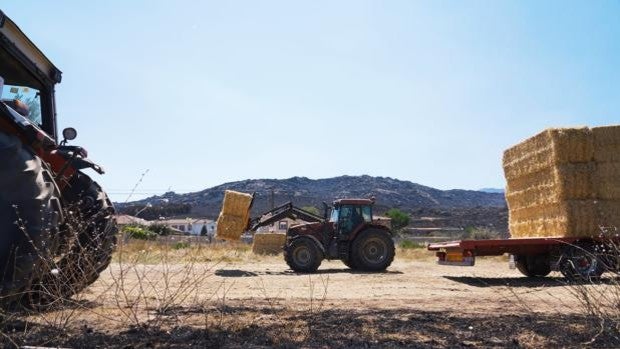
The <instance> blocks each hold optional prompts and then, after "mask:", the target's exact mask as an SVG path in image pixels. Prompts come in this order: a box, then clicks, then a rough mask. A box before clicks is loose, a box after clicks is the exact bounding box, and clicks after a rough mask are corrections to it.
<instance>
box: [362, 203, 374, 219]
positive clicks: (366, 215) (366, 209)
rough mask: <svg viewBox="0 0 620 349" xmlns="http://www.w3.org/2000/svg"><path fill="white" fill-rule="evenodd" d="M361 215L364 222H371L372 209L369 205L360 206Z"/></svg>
mask: <svg viewBox="0 0 620 349" xmlns="http://www.w3.org/2000/svg"><path fill="white" fill-rule="evenodd" d="M362 216H363V217H364V222H372V209H371V207H370V206H362Z"/></svg>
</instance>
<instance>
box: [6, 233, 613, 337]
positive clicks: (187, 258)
mask: <svg viewBox="0 0 620 349" xmlns="http://www.w3.org/2000/svg"><path fill="white" fill-rule="evenodd" d="M179 242H182V241H178V240H169V241H140V240H129V241H127V242H125V243H121V245H120V246H119V249H118V251H117V252H116V253H115V256H114V262H113V263H112V265H111V266H110V268H109V269H108V270H106V271H105V272H104V277H103V278H102V279H100V280H99V281H98V282H97V283H96V284H94V285H93V286H92V287H90V288H89V289H87V291H86V292H82V293H80V294H78V295H77V296H76V297H73V298H71V299H68V300H65V302H64V303H63V304H62V306H61V307H56V308H54V309H49V310H47V311H44V312H30V313H22V314H12V315H10V317H6V318H5V321H4V324H3V327H2V331H1V333H2V334H3V335H4V340H3V341H2V343H4V344H8V345H35V344H36V345H45V346H65V347H85V348H86V347H126V346H128V345H131V346H133V347H138V348H139V347H186V346H188V345H189V344H192V345H194V346H200V347H221V346H233V347H248V346H249V347H253V346H268V347H273V346H275V347H278V346H284V347H299V346H306V347H325V346H330V347H347V348H351V347H367V346H377V347H381V346H389V347H462V346H482V347H485V346H500V347H506V346H515V347H519V346H525V347H545V346H571V345H572V344H574V343H586V342H588V341H590V340H592V338H596V340H597V342H596V343H611V342H610V341H613V340H614V338H615V337H613V336H611V335H610V333H609V332H603V333H602V334H598V331H597V328H596V327H593V326H591V324H592V322H591V320H590V319H591V317H590V316H589V315H575V314H568V315H567V314H562V313H558V314H554V315H544V314H543V315H541V314H536V313H534V312H532V313H531V316H526V315H514V314H513V315H493V314H487V315H486V316H482V315H480V316H476V315H467V314H463V313H462V312H461V311H457V312H451V310H453V309H446V310H445V311H442V312H432V311H425V310H420V309H412V308H410V307H404V306H403V307H398V306H396V307H393V306H390V307H386V308H381V307H379V308H375V307H372V306H367V305H366V306H364V305H362V306H360V305H361V304H362V303H359V304H358V303H351V302H349V303H348V304H349V305H345V303H341V302H339V300H338V299H337V298H330V287H331V286H330V285H332V281H333V279H335V278H338V277H342V275H347V274H346V270H345V271H344V272H343V271H341V270H340V269H338V270H334V271H333V272H334V273H335V274H333V275H332V274H330V273H327V274H317V275H309V276H304V277H303V278H301V279H299V278H300V277H299V276H294V278H295V280H297V281H296V283H299V282H303V283H304V285H305V286H304V288H301V290H302V291H301V292H299V293H298V294H296V297H295V298H294V299H289V298H284V297H282V295H281V294H280V293H279V291H278V290H277V289H274V288H272V287H269V285H266V284H265V283H266V282H268V280H269V279H268V278H265V279H263V276H261V274H260V273H259V274H258V275H256V276H255V277H256V279H255V280H256V285H255V286H254V287H255V288H257V289H262V296H261V297H252V298H244V299H239V298H236V299H229V298H230V297H229V294H230V292H231V289H232V288H233V287H236V285H235V277H227V278H218V279H216V278H215V277H214V274H215V271H216V270H218V268H219V269H221V267H222V265H230V264H232V265H248V264H256V263H265V265H271V264H273V263H277V264H284V261H283V259H282V256H281V255H278V256H260V255H255V254H253V253H252V252H251V251H250V247H249V245H244V244H231V243H224V244H191V245H189V246H187V245H186V244H180V245H179V244H178V243H179ZM396 259H397V261H400V262H401V263H402V262H403V261H411V262H412V263H418V262H419V261H425V262H427V263H433V261H434V256H433V253H431V252H428V251H427V250H426V249H423V248H408V249H402V248H399V249H398V250H397V253H396ZM493 259H496V260H497V261H498V263H499V262H501V263H502V264H503V263H505V257H493ZM401 265H402V264H401ZM343 270H344V268H343ZM391 275H393V276H391ZM306 277H307V278H306ZM374 277H375V275H360V274H356V273H353V274H351V278H350V280H351V282H356V280H360V279H367V280H368V279H372V278H374ZM381 277H388V278H389V277H398V273H396V274H389V273H388V274H385V275H382V276H381ZM413 280H415V279H413ZM366 282H368V281H366ZM334 287H335V286H334ZM502 287H503V286H502ZM369 291H370V290H369ZM441 292H447V291H441ZM369 296H370V297H372V293H369V294H364V295H360V297H361V298H362V299H363V298H368V297H369ZM449 296H450V294H449V293H447V294H446V297H449ZM499 301H501V299H499V298H498V302H499ZM352 304H353V305H352ZM447 314H448V315H447ZM566 323H571V324H573V327H574V328H571V329H570V330H566V326H565V324H566ZM560 333H561V335H558V334H560ZM614 343H615V342H614Z"/></svg>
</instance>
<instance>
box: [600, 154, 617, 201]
mask: <svg viewBox="0 0 620 349" xmlns="http://www.w3.org/2000/svg"><path fill="white" fill-rule="evenodd" d="M594 177H595V180H596V189H597V190H596V194H597V198H599V199H603V200H620V162H601V163H597V164H596V175H595V176H594Z"/></svg>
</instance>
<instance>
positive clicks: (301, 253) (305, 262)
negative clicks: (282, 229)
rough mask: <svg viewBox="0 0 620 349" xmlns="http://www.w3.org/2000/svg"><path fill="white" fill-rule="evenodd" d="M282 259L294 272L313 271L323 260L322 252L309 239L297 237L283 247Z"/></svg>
mask: <svg viewBox="0 0 620 349" xmlns="http://www.w3.org/2000/svg"><path fill="white" fill-rule="evenodd" d="M284 259H285V260H286V264H288V266H289V267H290V268H291V269H293V270H294V271H296V272H301V273H314V272H315V271H316V270H317V269H318V268H319V265H321V262H322V261H323V253H322V252H321V250H319V248H318V246H317V245H316V243H315V242H314V241H312V240H311V239H308V238H297V239H295V240H293V241H291V242H290V243H288V244H287V245H286V246H285V247H284Z"/></svg>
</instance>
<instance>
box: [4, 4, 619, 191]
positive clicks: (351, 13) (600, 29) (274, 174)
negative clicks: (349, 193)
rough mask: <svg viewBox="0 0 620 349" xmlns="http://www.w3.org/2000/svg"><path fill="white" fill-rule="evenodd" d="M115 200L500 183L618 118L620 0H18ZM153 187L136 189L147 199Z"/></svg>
mask: <svg viewBox="0 0 620 349" xmlns="http://www.w3.org/2000/svg"><path fill="white" fill-rule="evenodd" d="M1 6H2V10H3V11H5V12H6V13H7V14H8V15H9V16H10V17H12V18H13V19H14V20H15V21H16V22H17V23H18V24H19V25H20V27H21V28H22V30H24V31H25V32H26V33H27V34H28V35H29V36H30V37H31V38H32V39H33V41H34V42H35V43H37V45H38V46H39V47H40V48H41V49H43V50H44V51H45V52H46V53H47V54H48V56H49V57H50V58H51V59H52V60H53V61H54V62H55V63H56V65H57V66H58V67H59V68H60V69H61V70H62V71H63V72H64V75H63V82H62V84H60V85H59V87H58V89H57V98H58V108H59V118H60V125H61V127H65V126H74V127H76V128H77V129H78V132H79V136H78V139H77V140H76V141H75V142H74V143H76V144H82V145H84V146H86V148H87V149H88V150H89V153H90V156H91V157H92V159H93V160H95V161H97V162H99V163H101V164H102V165H103V166H104V167H105V168H106V169H107V170H108V173H107V174H106V175H105V176H102V177H99V176H97V180H98V181H99V182H101V183H102V184H103V185H104V186H105V187H106V188H107V189H108V190H109V191H110V193H111V194H112V198H113V199H114V200H116V201H124V200H125V198H126V197H127V193H128V192H129V191H130V189H131V188H132V187H133V186H134V184H135V183H136V182H137V180H138V178H139V177H140V174H141V173H142V172H144V171H145V170H146V169H150V172H149V173H148V174H147V175H146V176H145V178H144V181H143V182H142V183H141V184H140V186H139V188H138V192H140V193H146V194H161V193H163V192H164V191H166V190H167V189H168V188H171V189H172V190H174V191H176V192H187V191H196V190H201V189H204V188H206V187H210V186H213V185H217V184H221V183H223V182H228V181H235V180H241V179H246V178H288V177H292V176H306V177H310V178H324V177H332V176H339V175H344V174H348V175H361V174H368V175H375V176H389V177H394V178H399V179H403V180H411V181H414V182H418V183H420V184H424V185H429V186H433V187H437V188H442V189H448V188H464V189H478V188H481V187H503V185H504V180H503V176H502V170H501V154H502V151H503V149H505V148H507V147H509V146H510V145H512V144H515V143H517V142H519V141H520V140H522V139H524V138H526V137H528V136H530V135H533V134H534V133H536V132H538V131H540V130H542V129H543V128H546V127H552V126H553V127H560V126H578V125H589V126H595V125H605V124H618V123H620V68H619V66H620V1H580V2H571V1H314V0H313V1H304V2H302V1H217V2H216V1H146V0H144V1H12V2H4V3H3V4H2V5H1ZM141 197H144V195H136V196H134V197H133V198H132V200H133V199H137V198H141Z"/></svg>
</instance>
